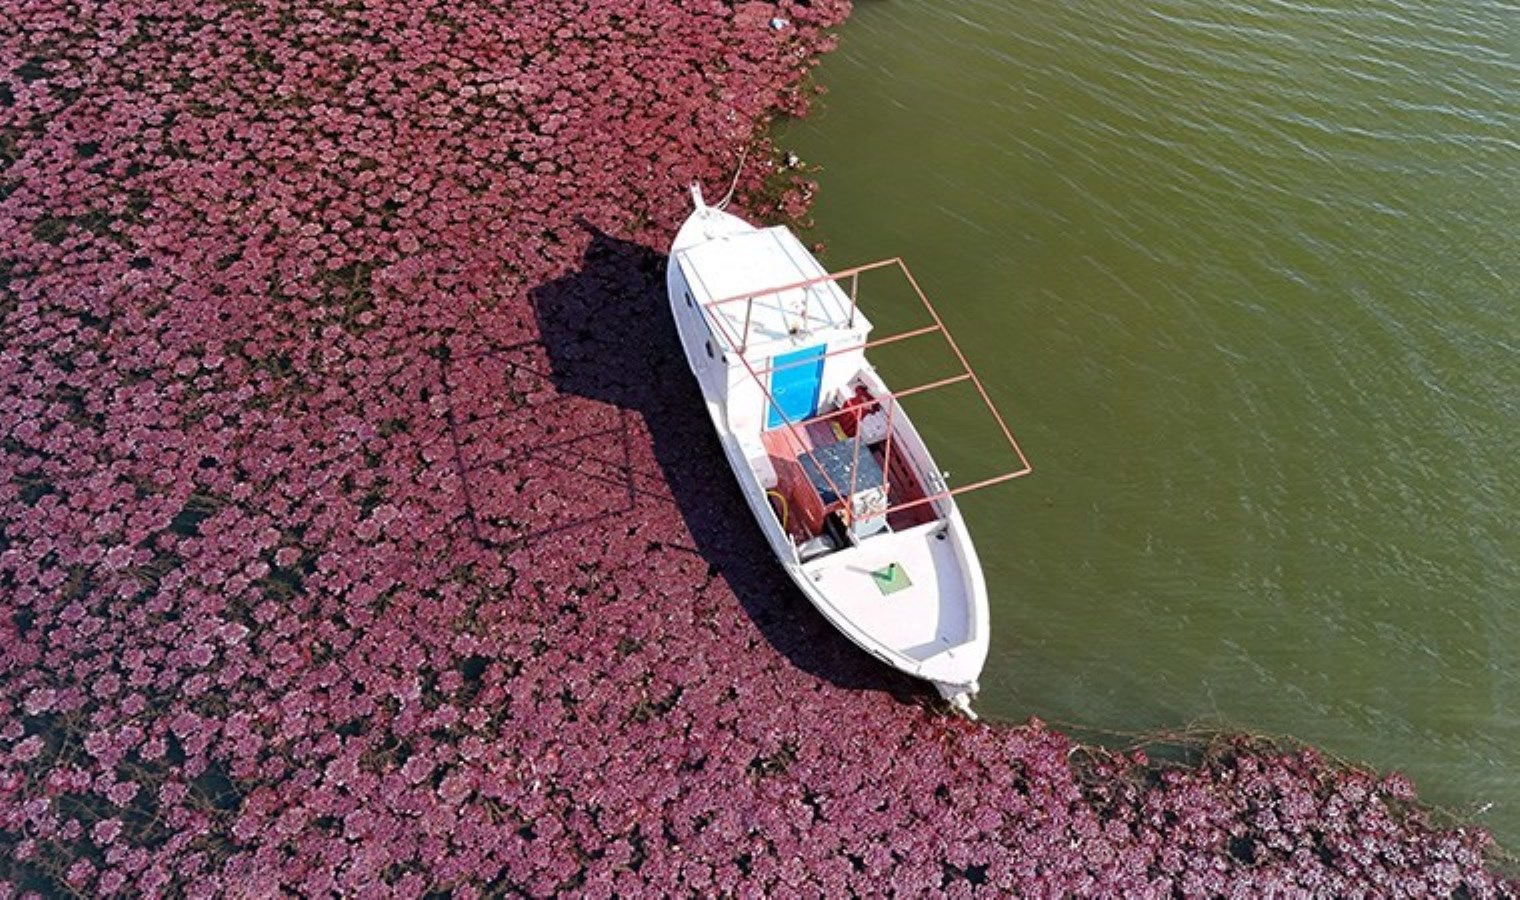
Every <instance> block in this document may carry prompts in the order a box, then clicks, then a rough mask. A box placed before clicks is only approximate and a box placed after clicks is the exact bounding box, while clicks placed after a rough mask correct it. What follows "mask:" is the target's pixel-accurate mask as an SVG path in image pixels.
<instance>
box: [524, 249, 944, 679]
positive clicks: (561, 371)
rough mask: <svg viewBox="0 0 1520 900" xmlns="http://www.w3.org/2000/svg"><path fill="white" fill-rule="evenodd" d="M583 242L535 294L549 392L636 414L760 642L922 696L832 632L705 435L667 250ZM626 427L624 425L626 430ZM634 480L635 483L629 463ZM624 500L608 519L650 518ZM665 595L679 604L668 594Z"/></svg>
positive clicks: (696, 539) (694, 536)
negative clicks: (674, 307)
mask: <svg viewBox="0 0 1520 900" xmlns="http://www.w3.org/2000/svg"><path fill="white" fill-rule="evenodd" d="M579 224H580V227H582V228H583V229H585V230H586V231H587V232H588V233H589V234H590V235H591V240H590V243H589V244H588V246H587V249H586V252H585V255H584V257H583V259H582V265H581V267H580V269H579V270H577V271H575V272H573V273H571V274H569V275H567V276H565V277H563V278H560V279H557V280H555V281H551V282H548V283H546V284H543V285H541V286H540V287H538V288H536V289H534V290H533V291H532V294H531V300H532V305H533V310H534V314H535V315H536V316H537V324H538V329H539V333H540V339H541V341H542V343H543V347H544V350H545V351H546V353H547V356H548V359H549V364H550V373H549V377H550V380H551V381H552V383H553V385H554V387H555V389H556V390H557V391H558V392H560V393H561V394H564V395H573V396H577V397H581V398H586V399H589V400H593V401H597V402H600V403H605V404H610V405H612V406H614V407H616V408H618V409H619V410H621V411H624V412H625V413H632V414H635V415H638V416H640V417H642V418H643V420H644V423H645V426H646V427H647V429H648V432H649V437H650V441H651V443H652V449H653V454H654V457H655V460H656V462H657V463H658V465H659V468H660V470H661V474H662V476H663V479H664V481H665V483H666V485H668V488H669V492H670V497H671V499H672V500H673V501H674V503H675V506H676V509H677V510H678V511H679V514H680V516H681V517H682V519H683V520H684V523H685V525H686V529H687V531H688V532H690V535H691V540H692V541H693V543H694V546H691V547H681V546H675V545H664V546H661V547H658V548H655V549H653V550H652V551H651V552H655V553H690V552H695V553H696V554H698V555H699V556H700V557H701V558H702V559H703V560H704V561H706V563H707V564H708V566H709V570H710V572H711V573H712V574H713V575H714V576H716V577H718V578H721V579H722V580H723V581H724V582H725V583H726V584H727V585H728V587H729V589H730V590H731V591H732V593H733V595H734V596H735V597H736V598H738V600H739V603H740V605H741V606H742V608H743V609H744V612H745V613H746V614H747V615H748V616H749V618H750V619H751V620H752V621H753V622H754V623H755V625H756V626H757V627H758V628H759V630H760V632H761V634H762V635H763V636H764V638H765V639H766V640H767V641H768V642H769V643H770V644H771V646H772V647H774V648H775V649H776V650H778V651H779V652H781V653H782V654H783V655H784V656H785V657H786V658H787V659H788V660H789V661H790V662H791V663H792V664H793V665H795V666H796V667H797V668H799V669H801V670H803V671H805V672H808V673H810V674H812V675H814V676H817V677H819V678H822V679H824V680H826V681H828V682H830V683H832V684H834V685H836V686H839V687H845V688H851V689H874V690H882V691H886V692H888V693H890V694H891V695H892V696H894V697H895V698H896V699H897V700H898V701H899V702H903V703H909V704H918V703H923V702H926V701H927V699H928V698H927V697H926V696H925V694H924V691H923V690H922V688H921V687H920V686H919V685H918V684H917V682H915V681H914V680H913V679H910V678H908V677H907V676H904V675H900V674H898V673H897V672H894V671H893V670H891V669H889V668H888V667H886V666H883V665H881V664H880V663H877V662H876V661H875V660H873V659H871V658H870V657H869V656H868V655H867V654H866V653H865V652H864V651H862V650H860V649H858V648H856V647H855V646H854V645H853V644H851V643H850V642H849V641H848V640H847V639H846V638H844V637H843V636H842V635H840V634H839V632H838V631H837V630H835V629H834V628H833V627H832V626H831V625H829V623H828V622H827V621H826V620H825V619H824V618H823V616H822V615H821V614H820V613H819V612H818V611H817V610H816V609H814V608H813V606H812V604H810V603H809V602H808V601H807V600H806V598H804V597H803V596H802V595H801V594H800V593H799V592H798V591H797V589H796V587H795V586H794V585H793V584H792V583H791V582H790V580H789V579H788V578H787V577H786V574H785V573H784V572H783V571H782V569H781V567H780V565H779V564H778V563H777V562H776V560H775V558H774V557H773V556H772V555H771V552H770V548H769V546H768V545H767V544H766V542H765V539H764V537H763V536H762V535H761V533H760V530H759V528H758V526H757V525H756V524H755V521H754V517H753V516H752V514H751V513H750V510H749V507H748V506H746V505H745V503H744V500H743V497H742V496H741V494H740V490H739V487H738V485H737V484H736V483H735V481H734V476H733V472H732V471H731V470H730V469H729V467H728V465H727V463H726V461H725V459H724V456H723V450H722V447H721V446H720V445H719V443H718V439H717V436H716V435H715V434H714V432H713V427H712V421H711V420H710V418H709V417H708V415H707V411H706V407H705V405H704V402H703V399H702V394H701V392H700V391H699V390H698V387H697V384H696V380H695V379H694V378H693V376H692V374H691V371H690V370H689V369H688V368H687V366H686V360H685V357H684V356H683V354H682V350H681V344H680V340H679V339H678V337H677V335H676V330H675V325H674V323H673V322H672V321H671V316H670V310H669V307H668V304H667V303H666V301H665V285H664V272H665V259H666V258H665V255H664V254H661V253H656V252H655V251H652V250H650V249H649V248H647V247H644V246H642V245H640V244H637V243H634V242H631V241H625V240H621V239H619V238H616V237H613V236H612V235H609V234H607V233H606V232H603V231H601V230H599V229H597V228H595V227H594V226H592V225H591V224H590V223H588V222H585V221H581V222H580V223H579ZM625 427H626V426H625ZM624 465H625V466H626V467H627V468H626V469H625V471H623V472H622V473H620V477H622V478H626V480H627V484H628V485H629V486H630V487H629V491H630V497H631V495H632V485H634V484H635V483H643V482H646V481H647V480H648V479H647V478H644V479H642V480H641V479H640V476H639V473H637V472H635V471H633V463H632V462H631V461H627V460H625V463H624ZM649 506H650V505H649V504H647V503H646V504H639V503H632V502H630V503H629V504H628V505H627V509H626V510H623V511H620V512H614V513H609V515H611V516H616V515H629V516H637V515H648V514H649V513H648V509H649ZM671 602H685V601H683V600H681V599H679V598H671Z"/></svg>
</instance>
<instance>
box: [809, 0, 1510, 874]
mask: <svg viewBox="0 0 1520 900" xmlns="http://www.w3.org/2000/svg"><path fill="white" fill-rule="evenodd" d="M841 38H842V42H841V46H840V49H839V50H838V51H837V52H835V53H834V54H833V55H831V56H830V57H828V58H827V59H826V60H825V62H824V64H823V66H822V67H821V69H820V70H819V72H818V73H817V79H818V81H819V82H821V83H822V84H824V85H826V86H827V88H828V89H829V94H828V95H827V96H825V97H823V98H821V100H820V102H819V104H818V105H817V108H816V109H815V111H814V114H813V115H812V117H811V118H809V119H808V120H806V121H805V122H802V123H798V124H796V125H793V126H792V127H790V129H789V130H787V131H784V132H783V133H781V134H780V135H779V143H780V144H781V145H782V146H783V148H787V149H791V150H794V151H796V152H797V153H798V154H800V156H801V157H802V158H803V160H805V162H806V163H808V164H810V165H813V166H818V167H821V168H820V169H819V171H817V172H816V173H815V174H814V175H813V176H812V177H814V178H815V179H816V180H817V181H818V182H819V184H820V191H819V194H818V198H817V201H816V204H815V206H814V215H815V218H816V221H817V227H816V228H815V229H814V231H813V232H812V233H811V234H810V235H809V237H810V238H811V239H812V240H817V241H822V242H824V243H826V244H827V247H828V251H827V253H826V256H825V258H826V260H827V262H828V263H829V264H830V265H831V266H832V267H834V268H840V267H843V266H847V265H852V264H856V263H860V262H865V261H867V260H871V259H876V258H879V257H883V256H893V255H901V256H904V257H905V258H906V259H907V260H908V262H909V264H910V265H912V267H913V270H914V272H915V274H916V275H917V276H918V278H919V280H920V281H921V282H922V283H923V285H924V286H925V289H926V290H927V291H928V293H929V294H930V296H931V297H933V298H935V299H936V301H937V302H938V305H939V306H940V308H941V310H942V311H943V313H944V314H945V318H946V320H947V324H948V325H949V326H950V328H951V330H952V331H953V332H954V333H956V334H957V335H958V336H959V337H960V339H961V342H962V344H963V346H964V348H965V350H966V351H967V355H968V356H969V357H970V358H971V360H972V362H973V364H974V365H975V366H976V368H977V369H978V371H979V372H980V373H981V375H982V376H983V378H984V380H985V382H986V384H987V386H988V389H989V391H990V392H991V394H992V396H993V397H994V399H995V400H996V401H997V403H998V404H999V406H1000V407H1001V408H1002V409H1003V410H1004V411H1005V412H1006V413H1007V414H1008V416H1009V419H1010V421H1011V424H1012V425H1013V427H1014V430H1015V432H1016V433H1017V434H1018V436H1019V438H1020V440H1021V442H1022V443H1023V445H1024V447H1025V449H1026V451H1027V452H1028V453H1029V455H1030V457H1031V459H1032V461H1033V462H1034V466H1035V472H1034V474H1033V475H1032V476H1030V477H1029V478H1027V479H1024V480H1021V481H1016V482H1014V483H1013V484H1012V485H1011V486H1002V487H997V488H993V489H991V490H990V491H985V492H982V493H979V494H973V495H970V496H968V497H967V498H965V499H964V500H963V503H962V508H963V509H964V510H965V512H966V516H967V518H968V520H969V522H970V524H971V527H972V530H973V533H974V535H975V537H976V540H977V543H978V547H979V549H980V551H981V553H982V557H983V562H984V566H985V569H986V573H987V577H988V582H989V587H990V590H991V594H992V604H993V628H994V635H993V647H992V653H991V657H990V659H989V661H988V665H987V671H986V673H985V675H984V677H983V679H982V683H983V694H982V698H981V700H980V703H979V708H980V710H981V711H982V712H983V713H984V714H986V715H989V716H991V717H993V718H1001V719H1005V720H1022V719H1024V718H1025V717H1027V716H1030V715H1038V716H1041V717H1044V718H1046V719H1048V720H1052V721H1056V722H1060V723H1064V724H1067V725H1071V726H1079V727H1082V728H1091V729H1099V730H1110V731H1146V730H1151V729H1167V728H1177V727H1180V726H1185V725H1187V724H1190V723H1210V724H1224V725H1227V726H1230V727H1237V728H1246V729H1251V730H1256V731H1264V732H1270V733H1278V734H1291V735H1294V736H1297V737H1299V738H1302V739H1304V740H1307V741H1310V742H1312V743H1315V744H1317V745H1319V746H1322V747H1324V748H1326V749H1327V750H1329V751H1331V752H1333V753H1336V754H1339V755H1342V756H1345V757H1347V758H1350V759H1353V760H1358V761H1365V762H1368V763H1371V764H1373V765H1376V766H1377V767H1379V768H1384V769H1389V768H1396V769H1399V770H1402V771H1404V772H1406V773H1408V774H1409V775H1410V776H1411V777H1412V778H1413V779H1414V780H1415V782H1416V784H1417V785H1418V787H1419V789H1420V791H1421V794H1422V796H1423V797H1424V798H1425V799H1427V800H1429V801H1431V802H1434V803H1436V804H1439V805H1443V806H1447V807H1451V808H1453V809H1456V810H1459V811H1462V812H1464V813H1466V814H1469V815H1473V816H1474V817H1475V818H1476V820H1477V821H1479V822H1481V823H1483V824H1485V825H1487V826H1489V827H1490V828H1492V829H1493V830H1494V831H1495V833H1496V835H1497V836H1498V837H1499V839H1500V841H1501V843H1503V844H1505V845H1506V846H1508V847H1510V848H1515V847H1520V674H1517V673H1520V564H1517V557H1520V553H1517V551H1520V540H1517V526H1516V521H1517V519H1516V512H1517V510H1520V496H1517V493H1520V488H1517V486H1520V464H1517V452H1516V450H1517V444H1520V441H1517V438H1520V424H1517V423H1520V411H1517V398H1520V355H1517V352H1516V348H1517V345H1520V287H1517V285H1520V233H1517V226H1516V223H1517V222H1520V14H1517V12H1516V9H1515V7H1514V6H1513V5H1512V4H1507V3H1494V2H1479V0H1468V2H1451V0H1430V2H1410V0H1369V2H1365V3H1361V4H1355V5H1353V8H1347V9H1342V8H1340V6H1337V5H1332V6H1328V7H1327V6H1311V5H1307V4H1295V3H1274V4H1251V5H1236V4H1229V3H1225V4H1221V3H1217V2H1203V0H1172V2H1146V3H1140V4H1123V3H1094V2H1090V0H1087V2H1080V0H1079V2H1070V0H1021V2H1008V0H944V2H938V3H933V4H928V3H906V2H883V0H860V2H858V3H857V4H856V13H855V15H854V17H853V18H852V19H851V21H850V22H849V23H848V24H847V25H846V26H845V28H844V29H843V31H842V34H841ZM867 303H869V298H867ZM868 308H869V306H868ZM886 318H888V319H889V320H890V318H891V317H890V316H887V317H886ZM909 368H912V367H911V366H909ZM963 405H964V404H963ZM918 415H919V418H920V419H921V421H920V424H921V425H925V426H929V427H925V428H924V430H925V431H926V432H928V433H929V435H930V438H931V441H932V442H934V444H935V446H936V448H938V449H939V451H940V455H941V456H942V457H945V456H951V457H956V456H957V454H956V452H955V451H954V450H953V449H945V445H946V444H947V442H948V441H950V440H952V439H953V438H947V437H946V435H951V434H953V430H952V428H951V416H950V415H949V414H948V413H947V412H946V410H945V409H944V408H943V405H942V406H941V408H930V409H926V410H924V411H923V412H921V413H919V414H918ZM980 446H982V444H981V442H978V447H980ZM965 456H966V454H964V453H962V454H959V457H965ZM941 462H942V463H945V462H946V460H945V459H943V458H942V459H941ZM984 462H986V460H982V459H969V460H968V459H965V458H956V459H954V461H952V462H950V463H949V464H948V466H949V467H950V468H951V470H952V476H953V480H952V483H954V481H960V482H962V483H966V482H968V480H969V479H970V478H971V477H972V475H973V472H972V471H971V470H972V468H974V467H975V466H976V465H980V464H981V463H984ZM958 466H964V467H966V469H965V474H964V475H962V474H960V471H959V470H958V469H957V467H958ZM1115 740H1118V739H1117V738H1116V739H1115ZM1488 804H1492V805H1491V806H1487V805H1488Z"/></svg>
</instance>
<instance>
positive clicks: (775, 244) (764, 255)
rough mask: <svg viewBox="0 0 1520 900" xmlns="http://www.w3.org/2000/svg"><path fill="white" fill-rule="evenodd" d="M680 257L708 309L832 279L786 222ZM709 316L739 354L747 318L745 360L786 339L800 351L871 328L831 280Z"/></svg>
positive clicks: (711, 311) (711, 312) (696, 297)
mask: <svg viewBox="0 0 1520 900" xmlns="http://www.w3.org/2000/svg"><path fill="white" fill-rule="evenodd" d="M675 256H676V258H677V259H678V261H679V262H680V264H681V268H682V270H683V271H684V272H685V273H686V276H687V278H686V281H687V284H688V285H689V286H690V288H691V292H692V298H693V299H694V300H696V301H697V302H698V303H701V304H708V303H712V302H714V301H717V300H726V299H729V298H731V297H738V296H742V295H745V294H749V293H753V292H754V291H760V290H765V289H767V288H772V287H783V286H785V285H789V284H797V283H800V282H805V281H810V280H813V279H818V278H826V277H827V276H828V272H827V271H826V270H825V269H824V268H823V266H821V265H820V264H819V263H818V260H816V259H814V258H813V254H811V253H809V252H808V250H807V248H806V247H803V246H802V242H801V241H799V240H797V236H796V235H794V234H792V232H791V231H790V230H788V229H787V228H785V227H784V226H779V225H778V226H775V227H772V228H761V229H755V230H753V231H746V232H740V233H730V234H723V235H719V236H717V237H714V238H712V239H711V240H707V241H703V242H701V243H698V244H695V245H693V246H690V247H686V248H684V249H680V250H677V251H676V252H675ZM747 307H751V308H749V309H748V310H747V309H746V308H747ZM707 312H708V314H709V316H711V317H712V318H714V319H717V320H718V322H719V323H721V326H722V327H719V328H714V329H713V330H714V332H715V334H716V337H717V338H718V340H719V341H720V342H721V343H722V344H723V345H725V347H727V348H728V349H737V347H736V343H737V342H739V341H743V340H744V333H745V318H746V315H748V318H749V337H748V342H747V346H746V348H745V354H746V355H751V354H753V353H754V352H755V351H760V350H763V349H765V348H767V347H768V346H769V345H772V344H777V343H783V342H784V343H786V344H789V345H793V346H796V345H802V344H808V345H811V344H818V343H823V342H826V341H828V340H829V339H830V337H831V334H830V333H837V332H840V331H849V332H853V333H855V334H857V335H864V334H865V333H866V332H867V331H869V329H870V327H871V325H870V322H869V321H868V320H867V319H866V317H865V316H864V315H863V314H862V313H860V312H859V311H858V310H857V311H856V312H855V315H854V324H853V325H851V323H850V298H849V295H847V294H846V293H845V292H844V291H842V290H841V289H840V287H839V285H838V284H836V283H835V282H832V281H824V282H820V283H818V284H814V285H810V286H808V287H806V288H793V289H791V290H785V291H781V292H779V293H770V294H762V295H761V296H758V297H756V298H755V299H754V302H753V304H750V303H747V302H744V301H738V302H733V303H724V304H722V305H720V306H715V307H709V308H708V309H707Z"/></svg>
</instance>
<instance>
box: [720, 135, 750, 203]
mask: <svg viewBox="0 0 1520 900" xmlns="http://www.w3.org/2000/svg"><path fill="white" fill-rule="evenodd" d="M748 158H749V145H748V144H745V145H744V152H743V153H740V154H739V166H738V167H737V168H736V169H734V180H733V181H732V182H731V183H730V184H729V186H728V193H726V194H724V195H723V199H722V200H719V201H718V207H717V208H718V209H723V208H724V207H726V206H728V201H730V200H732V199H734V190H735V189H736V188H738V187H739V176H740V175H741V174H743V172H744V161H745V160H746V159H748Z"/></svg>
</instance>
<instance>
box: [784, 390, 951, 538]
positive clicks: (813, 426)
mask: <svg viewBox="0 0 1520 900" xmlns="http://www.w3.org/2000/svg"><path fill="white" fill-rule="evenodd" d="M836 422H837V420H832V421H818V420H813V421H809V422H806V423H802V424H801V425H799V426H798V427H797V428H796V429H795V431H792V430H790V429H787V428H785V427H782V428H773V429H771V430H769V431H766V432H763V433H762V434H761V435H760V440H761V443H762V444H763V445H764V447H765V450H766V452H767V453H768V454H769V455H770V457H771V462H772V465H774V466H775V467H776V469H777V471H786V470H787V468H788V467H790V466H794V465H796V464H797V461H798V459H799V457H802V456H803V455H804V454H805V453H806V452H808V451H816V450H819V449H822V448H825V447H831V446H835V445H839V444H846V445H853V444H854V442H855V438H853V437H850V436H847V435H845V434H844V433H843V432H842V431H841V430H839V428H838V425H837V424H836ZM798 438H800V439H801V441H802V442H803V443H804V444H805V446H801V447H799V446H798ZM851 449H853V446H852V447H851ZM886 449H887V448H886V446H885V444H884V442H878V443H875V444H867V445H865V446H863V447H861V448H860V452H861V453H863V454H866V453H868V454H870V455H871V457H872V458H873V459H874V460H875V462H876V465H877V466H878V467H879V468H881V469H882V470H883V471H885V472H886V473H887V477H888V478H887V487H888V493H887V502H888V503H889V504H891V505H892V506H898V505H901V504H905V503H911V502H913V501H914V500H918V499H920V498H922V497H923V496H924V491H923V487H922V486H921V484H920V483H919V480H918V478H917V477H916V476H915V474H914V473H913V472H912V470H911V469H910V467H909V465H908V463H907V460H906V459H904V458H903V456H902V454H901V452H900V451H899V450H898V449H897V448H894V449H893V451H892V464H891V465H890V466H889V465H887V463H886V459H885V453H886ZM840 487H841V488H844V489H846V490H848V488H849V485H840ZM795 490H796V488H795V487H793V488H790V489H788V493H793V492H794V491H795ZM804 502H805V500H804V498H799V497H797V496H795V494H793V496H789V497H788V503H789V504H791V505H792V506H793V507H794V508H800V507H801V506H802V505H803V503H804ZM788 519H789V521H788V523H787V531H788V532H790V533H791V535H792V537H793V538H794V539H796V540H798V541H799V542H800V541H805V540H807V539H808V538H811V537H816V536H817V534H818V530H817V528H816V527H809V526H808V524H807V522H806V521H805V517H804V516H801V515H792V516H789V517H788ZM934 520H935V517H934V509H933V506H932V505H930V504H920V505H918V506H910V507H908V508H906V509H894V510H893V511H892V512H889V513H888V514H887V526H888V527H889V528H890V529H891V530H892V531H905V530H907V529H910V528H914V527H917V526H919V525H923V524H926V523H928V522H932V521H934Z"/></svg>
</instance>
